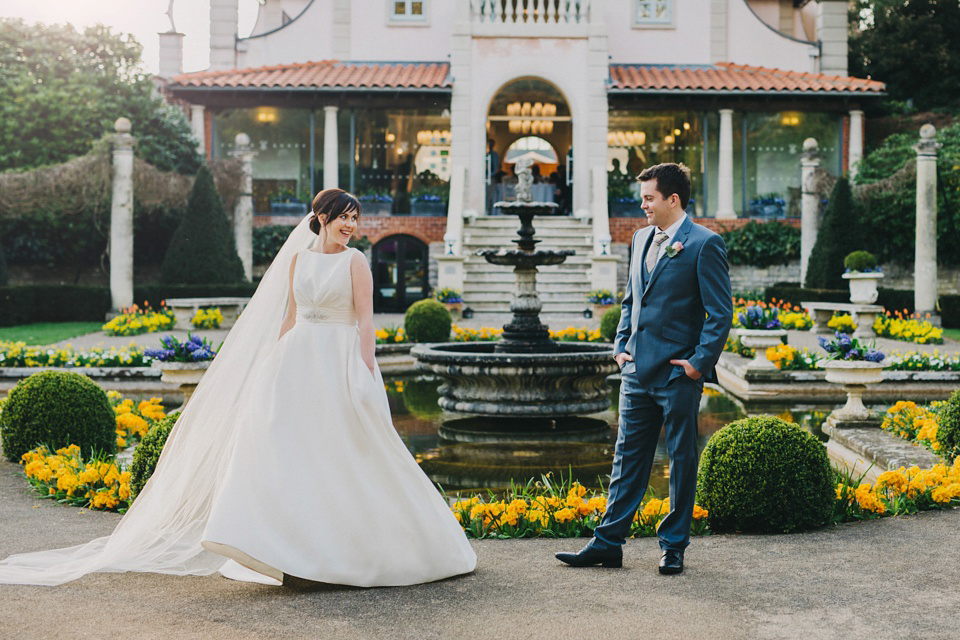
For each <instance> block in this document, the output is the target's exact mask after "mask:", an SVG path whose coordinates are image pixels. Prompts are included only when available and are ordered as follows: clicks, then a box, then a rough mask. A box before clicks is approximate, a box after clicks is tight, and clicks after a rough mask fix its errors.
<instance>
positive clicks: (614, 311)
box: [600, 304, 621, 342]
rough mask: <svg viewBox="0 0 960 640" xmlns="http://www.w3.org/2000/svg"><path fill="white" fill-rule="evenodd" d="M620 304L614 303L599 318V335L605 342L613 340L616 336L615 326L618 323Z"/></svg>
mask: <svg viewBox="0 0 960 640" xmlns="http://www.w3.org/2000/svg"><path fill="white" fill-rule="evenodd" d="M620 313H621V306H620V305H619V304H618V305H614V306H613V307H610V308H609V309H607V312H606V313H604V314H603V317H602V318H600V335H601V336H603V339H604V340H606V341H607V342H613V340H614V338H616V337H617V326H619V324H620Z"/></svg>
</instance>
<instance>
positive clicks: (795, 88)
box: [610, 62, 885, 95]
mask: <svg viewBox="0 0 960 640" xmlns="http://www.w3.org/2000/svg"><path fill="white" fill-rule="evenodd" d="M610 80H611V82H610V90H611V91H622V92H632V91H637V92H668V91H690V92H697V93H699V92H704V93H712V92H727V91H737V92H747V93H749V92H754V91H756V92H776V93H861V94H865V95H880V94H881V93H883V91H884V87H885V85H884V84H883V83H882V82H877V81H876V80H864V79H862V78H852V77H848V76H833V75H828V74H824V73H803V72H799V71H784V70H782V69H771V68H768V67H751V66H748V65H740V64H733V63H731V62H718V63H717V64H715V65H692V66H679V65H645V64H612V65H610Z"/></svg>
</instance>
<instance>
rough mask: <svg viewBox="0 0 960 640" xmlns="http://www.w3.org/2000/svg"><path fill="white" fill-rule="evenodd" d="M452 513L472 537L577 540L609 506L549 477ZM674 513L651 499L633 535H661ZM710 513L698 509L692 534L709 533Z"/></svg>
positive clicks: (465, 502)
mask: <svg viewBox="0 0 960 640" xmlns="http://www.w3.org/2000/svg"><path fill="white" fill-rule="evenodd" d="M451 510H452V511H453V515H454V516H455V517H456V518H457V521H458V522H459V523H460V525H461V526H462V527H463V530H464V531H465V532H466V534H467V535H468V536H469V537H472V538H534V537H541V536H542V537H553V538H576V537H580V536H581V535H583V534H584V533H585V532H586V533H589V532H590V531H592V530H593V529H594V528H595V527H596V526H597V525H598V524H600V520H601V519H602V518H603V514H604V513H605V512H606V510H607V497H606V495H604V494H603V493H602V492H600V493H593V494H591V495H587V489H586V487H584V486H583V485H581V484H580V483H578V482H574V483H573V484H570V485H565V484H563V483H560V484H554V483H552V482H551V480H550V477H549V476H546V477H544V479H543V481H542V482H537V483H530V484H528V485H527V486H526V487H522V488H516V487H515V488H513V489H511V490H510V491H509V492H508V494H507V495H506V496H504V497H503V498H502V499H500V500H495V499H490V500H484V499H483V498H481V497H480V496H473V497H471V498H468V499H462V498H460V499H458V500H457V501H456V502H454V503H453V505H452V506H451ZM669 512H670V500H669V498H667V499H665V500H660V499H657V498H651V499H650V500H648V501H647V502H646V503H645V504H643V505H642V506H641V507H640V509H638V510H637V513H636V514H635V516H634V519H633V524H632V525H631V527H630V536H631V537H642V536H653V535H656V531H657V526H659V524H660V521H661V520H663V518H664V517H666V515H667V514H668V513H669ZM707 515H708V514H707V511H706V510H705V509H702V508H701V507H699V506H695V507H694V513H693V526H692V527H691V533H692V534H694V535H704V534H706V533H708V530H707V524H706V522H707Z"/></svg>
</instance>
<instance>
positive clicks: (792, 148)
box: [744, 111, 840, 218]
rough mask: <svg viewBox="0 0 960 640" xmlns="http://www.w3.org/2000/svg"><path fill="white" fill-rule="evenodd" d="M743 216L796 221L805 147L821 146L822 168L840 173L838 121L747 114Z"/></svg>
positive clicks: (819, 115) (805, 115)
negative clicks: (808, 141)
mask: <svg viewBox="0 0 960 640" xmlns="http://www.w3.org/2000/svg"><path fill="white" fill-rule="evenodd" d="M744 118H745V131H746V154H745V156H746V162H745V165H746V166H745V169H746V179H745V181H744V182H745V188H746V197H745V199H746V203H747V204H746V206H747V212H746V214H747V215H748V216H749V217H752V218H780V217H800V157H801V154H802V152H803V141H804V140H805V139H807V138H815V139H816V140H817V141H818V142H819V143H820V150H821V154H822V155H821V166H823V168H824V169H826V170H827V171H829V172H830V173H832V174H836V172H837V169H838V167H839V164H840V163H839V159H838V158H839V151H840V148H839V144H838V139H839V135H840V133H839V132H840V129H839V119H838V118H837V116H835V115H832V114H826V113H804V112H800V111H780V112H774V113H747V114H745V115H744Z"/></svg>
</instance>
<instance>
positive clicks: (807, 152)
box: [800, 138, 820, 287]
mask: <svg viewBox="0 0 960 640" xmlns="http://www.w3.org/2000/svg"><path fill="white" fill-rule="evenodd" d="M819 166H820V154H819V146H818V145H817V141H816V140H814V139H813V138H807V139H806V140H804V141H803V156H802V157H801V158H800V194H801V196H800V286H801V287H802V286H804V283H806V281H807V266H808V265H809V264H810V252H811V251H813V245H814V244H816V242H817V229H818V228H819V226H820V196H819V195H817V192H816V191H815V190H814V186H815V185H814V184H813V180H814V173H815V172H816V170H817V167H819Z"/></svg>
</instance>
